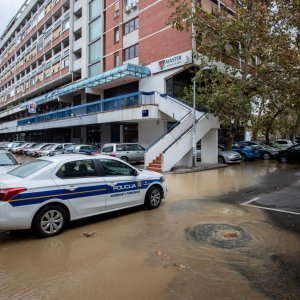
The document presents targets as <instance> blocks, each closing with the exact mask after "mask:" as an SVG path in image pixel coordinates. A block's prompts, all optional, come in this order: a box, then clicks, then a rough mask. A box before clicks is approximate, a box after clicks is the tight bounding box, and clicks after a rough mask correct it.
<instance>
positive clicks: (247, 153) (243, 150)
mask: <svg viewBox="0 0 300 300" xmlns="http://www.w3.org/2000/svg"><path fill="white" fill-rule="evenodd" d="M231 150H233V151H236V152H238V153H239V154H240V155H241V157H242V160H253V159H256V158H259V157H260V153H259V152H258V150H256V149H255V148H251V147H250V146H246V145H243V144H239V143H235V144H233V145H232V148H231Z"/></svg>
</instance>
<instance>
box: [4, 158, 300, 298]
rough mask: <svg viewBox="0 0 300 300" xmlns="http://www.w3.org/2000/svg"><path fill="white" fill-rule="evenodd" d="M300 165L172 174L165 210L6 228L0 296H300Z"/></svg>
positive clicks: (140, 209) (269, 164) (251, 165)
mask: <svg viewBox="0 0 300 300" xmlns="http://www.w3.org/2000/svg"><path fill="white" fill-rule="evenodd" d="M299 175H300V166H299V165H289V164H278V163H276V162H274V161H255V162H246V163H242V164H241V165H234V166H228V167H226V168H222V169H216V170H210V171H203V172H195V173H189V174H166V182H167V184H168V189H169V192H168V195H167V198H166V199H164V201H163V202H162V205H161V207H160V208H159V209H157V210H153V211H147V210H145V209H144V208H143V207H136V208H132V209H127V210H123V211H119V212H113V213H108V214H105V215H101V216H97V217H93V218H88V219H84V220H80V221H77V222H73V223H72V224H70V226H69V228H68V229H67V230H66V231H65V232H64V233H63V234H61V235H59V236H57V237H53V238H49V239H38V238H36V237H35V236H33V235H32V234H31V232H30V231H20V232H14V233H2V234H0V276H1V281H0V299H1V300H2V299H72V300H74V299H82V298H85V299H99V298H101V299H130V300H132V299H143V300H144V299H205V300H206V299H230V300H234V299H300V215H299V211H300V199H299V194H300V186H299V184H300V176H299Z"/></svg>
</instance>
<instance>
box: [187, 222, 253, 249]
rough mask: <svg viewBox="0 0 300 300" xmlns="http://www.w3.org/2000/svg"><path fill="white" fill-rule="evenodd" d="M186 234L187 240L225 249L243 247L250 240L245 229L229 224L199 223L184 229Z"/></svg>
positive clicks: (249, 235)
mask: <svg viewBox="0 0 300 300" xmlns="http://www.w3.org/2000/svg"><path fill="white" fill-rule="evenodd" d="M186 235H187V238H188V239H189V240H193V241H195V242H198V243H205V244H209V245H211V246H214V247H218V248H225V249H235V248H240V247H244V246H246V245H247V244H248V243H249V242H250V241H251V240H252V236H251V234H250V233H249V232H247V231H246V229H244V228H242V227H240V226H236V225H230V224H200V225H196V226H194V227H192V228H188V229H186Z"/></svg>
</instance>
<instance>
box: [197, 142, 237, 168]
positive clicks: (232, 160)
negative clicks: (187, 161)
mask: <svg viewBox="0 0 300 300" xmlns="http://www.w3.org/2000/svg"><path fill="white" fill-rule="evenodd" d="M196 152H197V160H201V145H199V144H198V145H197V150H196ZM241 161H242V157H241V155H240V154H239V153H237V152H236V151H232V150H225V148H224V147H222V146H220V145H219V146H218V163H220V164H237V163H240V162H241Z"/></svg>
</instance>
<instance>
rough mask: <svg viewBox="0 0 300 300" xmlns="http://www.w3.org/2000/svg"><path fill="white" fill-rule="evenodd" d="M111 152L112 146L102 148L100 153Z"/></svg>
mask: <svg viewBox="0 0 300 300" xmlns="http://www.w3.org/2000/svg"><path fill="white" fill-rule="evenodd" d="M113 150H114V148H113V146H108V147H105V148H103V149H102V152H104V153H110V152H113Z"/></svg>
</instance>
